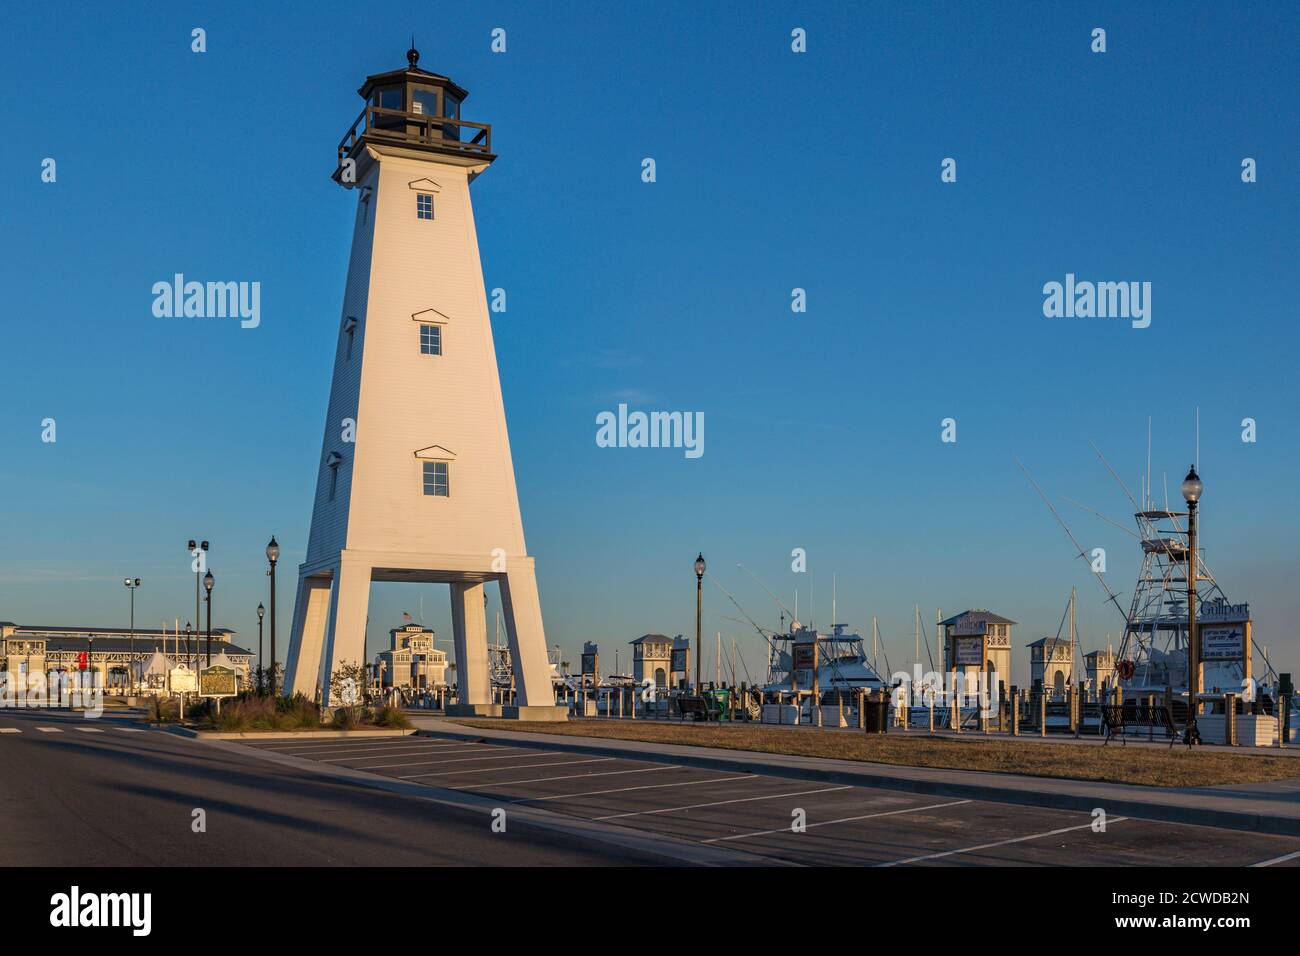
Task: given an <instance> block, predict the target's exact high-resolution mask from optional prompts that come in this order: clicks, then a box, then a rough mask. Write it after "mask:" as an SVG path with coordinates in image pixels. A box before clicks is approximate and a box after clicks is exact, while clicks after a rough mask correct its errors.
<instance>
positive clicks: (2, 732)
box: [0, 727, 22, 734]
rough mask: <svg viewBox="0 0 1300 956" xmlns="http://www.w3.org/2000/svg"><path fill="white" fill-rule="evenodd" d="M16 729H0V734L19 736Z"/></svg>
mask: <svg viewBox="0 0 1300 956" xmlns="http://www.w3.org/2000/svg"><path fill="white" fill-rule="evenodd" d="M21 733H22V731H21V730H19V729H18V728H17V727H0V734H21Z"/></svg>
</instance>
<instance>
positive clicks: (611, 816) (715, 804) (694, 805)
mask: <svg viewBox="0 0 1300 956" xmlns="http://www.w3.org/2000/svg"><path fill="white" fill-rule="evenodd" d="M852 789H853V788H852V787H850V786H843V787H822V788H821V789H820V790H799V791H797V792H795V793H770V794H768V795H766V796H762V797H738V798H736V799H735V800H715V801H713V802H712V803H692V804H689V805H688V806H684V807H664V808H663V809H660V810H635V811H632V812H630V813H610V814H607V815H606V816H603V817H592V819H593V820H617V819H619V818H620V817H641V816H650V815H651V814H655V813H676V812H677V811H679V810H700V809H703V808H704V807H721V806H724V805H726V804H728V803H753V802H754V801H755V800H776V799H778V798H780V797H806V796H808V795H809V794H813V793H833V792H835V791H836V790H852Z"/></svg>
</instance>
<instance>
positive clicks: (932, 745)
mask: <svg viewBox="0 0 1300 956" xmlns="http://www.w3.org/2000/svg"><path fill="white" fill-rule="evenodd" d="M452 723H456V724H462V725H464V726H466V727H478V728H484V729H487V728H491V729H494V730H511V731H519V732H523V733H542V734H560V735H563V736H569V737H598V738H607V739H613V740H635V741H641V742H644V743H659V744H681V745H687V746H696V747H717V748H719V749H723V750H748V751H754V752H757V753H770V754H788V755H791V756H799V757H829V758H833V759H836V760H856V761H860V762H863V763H879V764H892V765H895V766H904V767H933V768H942V769H947V770H979V771H986V772H992V773H1014V774H1025V775H1027V776H1033V777H1057V778H1064V779H1072V780H1096V781H1102V782H1105V783H1130V784H1140V785H1142V786H1148V787H1204V786H1215V785H1220V784H1241V783H1262V782H1265V781H1269V780H1285V779H1289V778H1292V777H1297V776H1300V763H1298V762H1297V761H1296V759H1295V758H1290V757H1280V756H1266V755H1263V754H1249V753H1232V752H1229V751H1225V750H1222V749H1219V748H1217V747H1214V748H1211V747H1201V748H1197V749H1195V750H1188V749H1187V748H1186V747H1183V746H1181V745H1179V746H1175V747H1174V748H1173V749H1172V750H1170V749H1168V748H1152V747H1128V748H1125V747H1123V746H1121V745H1120V744H1118V743H1115V744H1111V745H1110V746H1108V747H1104V748H1103V747H1098V746H1080V745H1074V744H1051V743H1038V742H1034V741H1028V740H1023V741H1013V740H1006V739H1002V740H998V739H989V738H984V737H970V738H967V739H965V740H953V739H950V738H944V737H930V736H928V735H925V734H918V733H916V732H910V733H907V734H903V733H898V734H887V735H879V734H871V735H867V734H864V733H862V732H857V733H853V732H849V731H842V730H817V729H814V728H811V727H810V728H778V727H765V726H762V725H754V724H735V725H731V726H719V725H716V724H705V725H697V724H661V723H653V722H649V721H638V722H635V723H634V722H632V721H620V722H617V723H614V722H605V721H591V722H588V721H581V722H573V723H546V722H528V721H519V722H514V721H511V722H510V723H504V722H502V721H499V720H491V721H487V720H455V721H452Z"/></svg>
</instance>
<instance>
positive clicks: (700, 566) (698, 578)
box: [695, 551, 705, 695]
mask: <svg viewBox="0 0 1300 956" xmlns="http://www.w3.org/2000/svg"><path fill="white" fill-rule="evenodd" d="M704 569H705V565H704V552H703V551H701V552H700V556H699V557H698V558H696V559H695V693H696V694H697V695H698V694H699V693H700V692H701V690H702V688H701V686H700V653H701V651H702V650H703V648H702V646H701V637H700V630H701V628H702V626H703V622H704Z"/></svg>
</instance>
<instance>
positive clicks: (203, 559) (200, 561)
mask: <svg viewBox="0 0 1300 956" xmlns="http://www.w3.org/2000/svg"><path fill="white" fill-rule="evenodd" d="M189 549H190V555H191V556H193V557H194V561H193V562H191V566H192V567H193V568H194V626H195V627H198V626H199V578H200V577H201V576H202V575H203V572H204V571H206V570H207V569H208V543H207V542H206V541H204V542H202V543H201V544H200V543H199V542H197V541H195V540H194V539H193V538H190V541H189ZM195 551H202V552H203V554H202V555H195V554H194V552H195ZM187 650H188V648H187Z"/></svg>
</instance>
